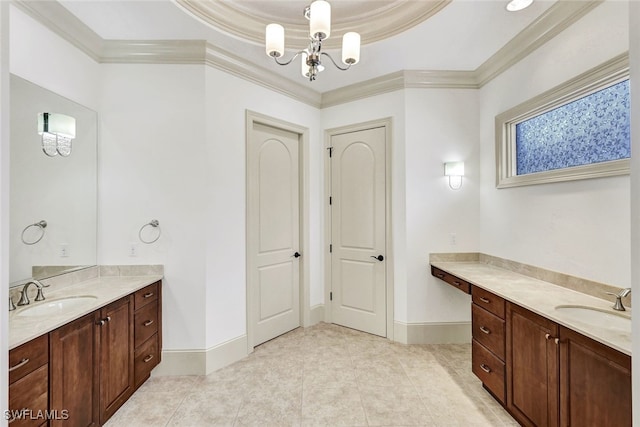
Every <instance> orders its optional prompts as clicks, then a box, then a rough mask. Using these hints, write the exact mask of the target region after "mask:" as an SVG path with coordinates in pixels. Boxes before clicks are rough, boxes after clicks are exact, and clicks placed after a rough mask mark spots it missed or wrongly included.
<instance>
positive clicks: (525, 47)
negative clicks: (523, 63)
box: [475, 0, 604, 87]
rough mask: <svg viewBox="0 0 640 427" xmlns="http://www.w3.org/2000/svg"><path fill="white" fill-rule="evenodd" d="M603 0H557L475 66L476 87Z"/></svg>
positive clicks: (559, 31)
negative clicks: (480, 63)
mask: <svg viewBox="0 0 640 427" xmlns="http://www.w3.org/2000/svg"><path fill="white" fill-rule="evenodd" d="M603 1H604V0H588V1H563V0H559V1H557V2H556V3H555V4H554V5H553V6H551V7H550V8H549V9H547V10H546V11H545V12H544V13H543V14H542V15H540V16H539V17H538V18H537V19H536V20H535V21H533V22H532V23H531V24H529V25H528V26H527V27H526V28H525V29H524V30H522V31H521V32H520V33H518V34H517V35H516V36H515V37H514V38H513V39H511V40H510V41H509V42H508V43H507V44H505V45H504V46H503V47H502V48H501V49H500V50H498V51H497V52H496V53H495V54H493V55H492V56H491V57H490V58H489V59H487V60H486V61H485V62H484V63H483V64H482V65H480V66H479V67H478V68H477V69H476V70H475V74H476V79H477V82H478V85H479V87H482V86H484V85H485V84H487V83H489V82H490V81H491V80H493V79H494V78H495V77H497V76H498V75H499V74H501V73H502V72H504V71H505V70H507V69H508V68H510V67H511V66H513V65H514V64H516V63H517V62H519V61H520V60H521V59H523V58H525V57H526V56H527V55H529V54H531V53H532V52H533V51H534V50H536V49H538V48H539V47H540V46H542V45H543V44H545V43H546V42H548V41H549V40H551V39H552V38H554V37H555V36H557V35H558V34H560V33H561V32H562V31H564V30H566V29H567V28H569V27H570V26H571V25H572V24H573V23H575V22H576V21H577V20H579V19H580V18H582V17H583V16H584V15H586V14H587V13H589V12H590V11H591V10H593V9H594V8H595V7H596V6H598V5H600V4H601V3H602V2H603Z"/></svg>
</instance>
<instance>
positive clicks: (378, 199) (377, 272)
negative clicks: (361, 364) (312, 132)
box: [331, 127, 387, 337]
mask: <svg viewBox="0 0 640 427" xmlns="http://www.w3.org/2000/svg"><path fill="white" fill-rule="evenodd" d="M385 135H386V129H385V128H384V127H379V128H375V129H368V130H362V131H357V132H350V133H344V134H340V135H334V136H332V137H331V147H332V153H331V200H332V201H331V245H332V248H331V295H332V304H331V307H332V308H331V310H332V319H333V322H334V323H337V324H340V325H344V326H348V327H350V328H354V329H358V330H361V331H365V332H369V333H372V334H376V335H380V336H383V337H386V336H387V327H386V325H387V318H386V317H387V316H386V308H387V304H386V281H385V277H386V271H385V269H386V259H385V257H386V254H385V248H386V229H385V227H386V194H385V191H386V182H385V177H386V167H385V152H386V142H385Z"/></svg>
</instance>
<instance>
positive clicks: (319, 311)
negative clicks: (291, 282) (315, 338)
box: [305, 304, 324, 327]
mask: <svg viewBox="0 0 640 427" xmlns="http://www.w3.org/2000/svg"><path fill="white" fill-rule="evenodd" d="M310 314H311V315H310V316H309V317H310V319H309V320H310V322H311V324H309V325H306V326H305V327H307V326H313V325H315V324H317V323H320V322H324V304H318V305H314V306H313V307H311V313H310Z"/></svg>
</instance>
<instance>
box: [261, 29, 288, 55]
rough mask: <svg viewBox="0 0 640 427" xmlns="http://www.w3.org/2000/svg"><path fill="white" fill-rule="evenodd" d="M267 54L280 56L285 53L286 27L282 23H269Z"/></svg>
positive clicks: (266, 35) (266, 37) (266, 38)
mask: <svg viewBox="0 0 640 427" xmlns="http://www.w3.org/2000/svg"><path fill="white" fill-rule="evenodd" d="M265 40H266V45H267V55H269V56H273V57H274V58H279V57H281V56H282V55H284V27H283V26H282V25H280V24H269V25H267V30H266V34H265Z"/></svg>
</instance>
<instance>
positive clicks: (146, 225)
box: [138, 219, 162, 245]
mask: <svg viewBox="0 0 640 427" xmlns="http://www.w3.org/2000/svg"><path fill="white" fill-rule="evenodd" d="M149 226H151V227H153V228H157V229H158V235H157V236H156V238H155V239H153V240H144V239H143V238H142V230H144V229H145V228H146V227H149ZM161 234H162V230H161V229H160V223H159V222H158V220H157V219H152V220H151V222H149V223H147V224H145V225H143V226H142V227H140V231H138V238H139V239H140V241H141V242H142V243H146V244H147V245H149V244H151V243H154V242H155V241H156V240H158V239H159V238H160V235H161Z"/></svg>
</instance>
